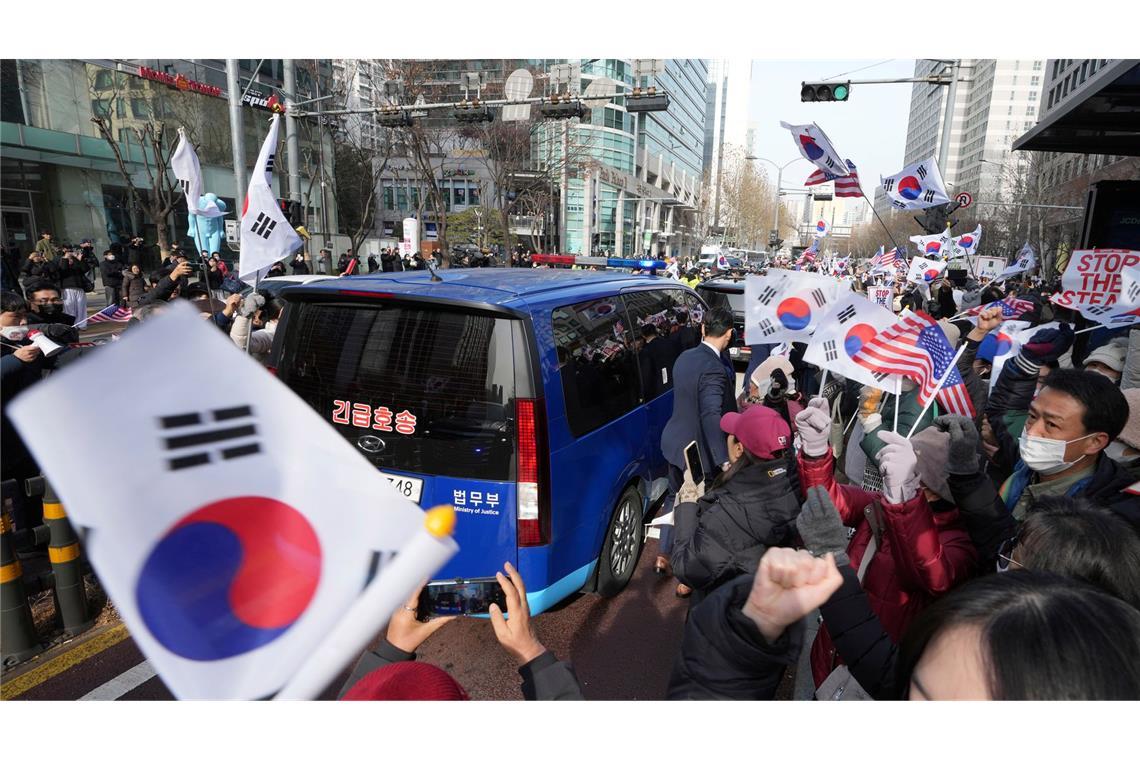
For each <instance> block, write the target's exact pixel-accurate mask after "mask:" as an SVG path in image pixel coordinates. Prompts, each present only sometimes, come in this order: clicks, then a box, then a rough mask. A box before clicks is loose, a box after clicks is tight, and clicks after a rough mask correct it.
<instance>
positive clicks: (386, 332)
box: [275, 269, 706, 614]
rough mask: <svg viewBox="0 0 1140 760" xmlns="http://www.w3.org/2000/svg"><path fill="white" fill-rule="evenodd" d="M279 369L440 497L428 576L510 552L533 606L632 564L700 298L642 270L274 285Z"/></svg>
mask: <svg viewBox="0 0 1140 760" xmlns="http://www.w3.org/2000/svg"><path fill="white" fill-rule="evenodd" d="M282 295H283V297H284V298H285V299H286V300H287V301H288V302H289V304H290V305H289V308H288V309H286V312H285V315H284V316H283V318H282V322H281V324H280V326H279V327H278V330H277V345H276V347H275V356H276V367H275V369H276V372H277V375H278V377H279V378H280V379H281V380H282V381H283V382H284V383H285V384H286V385H288V386H289V387H290V388H292V389H293V391H294V392H296V393H297V394H298V395H299V396H300V397H301V398H302V399H304V400H305V401H306V402H307V403H308V404H309V405H311V406H312V407H313V408H314V409H315V410H316V411H317V412H318V413H319V414H320V415H321V416H322V417H324V418H325V419H327V420H328V421H329V424H331V425H332V426H333V427H334V428H336V429H337V430H339V431H340V432H341V434H342V435H344V437H345V438H346V439H347V440H348V441H349V442H350V443H352V444H353V447H354V448H356V450H357V451H359V452H360V454H361V456H364V457H366V458H367V459H368V460H369V461H370V462H372V463H373V464H374V465H375V466H376V467H377V468H379V469H381V470H382V471H383V472H384V473H385V474H386V475H388V477H389V479H390V480H391V481H392V482H393V483H394V484H395V486H396V488H397V489H399V490H400V491H401V492H402V493H403V494H404V495H405V496H407V497H409V498H410V499H412V500H414V501H416V502H417V503H419V504H421V505H423V506H425V507H427V506H433V505H436V504H453V505H454V506H455V508H456V510H457V513H458V514H457V517H458V520H457V527H456V535H455V538H456V540H457V541H458V543H459V546H460V551H459V553H458V554H457V555H456V556H455V557H454V558H453V559H452V560H451V561H450V562H449V563H448V564H447V565H446V566H445V567H444V568H443V569H442V570H441V571H440V572H439V573H438V575H437V578H439V579H441V580H442V579H456V578H466V579H474V578H486V577H493V576H494V574H495V572H496V571H497V570H499V569H500V568H502V566H503V562H504V561H508V560H509V561H510V562H511V563H512V564H513V565H515V567H517V568H519V571H520V572H521V573H522V576H523V580H524V581H525V582H526V586H527V589H528V594H527V596H528V599H529V601H530V608H531V611H532V612H534V613H536V614H537V613H539V612H542V611H544V610H547V609H549V608H550V607H551V606H553V605H554V604H556V603H557V602H558V601H560V600H562V599H564V598H566V597H567V596H569V595H571V594H573V593H575V592H577V591H579V590H592V591H597V592H598V593H600V594H603V595H606V596H611V595H614V594H616V593H618V592H619V591H621V589H622V588H624V587H625V585H626V583H628V582H629V579H630V577H632V575H633V570H634V566H635V565H636V564H637V558H638V554H639V552H640V549H641V544H642V535H643V522H644V516H645V513H646V511H647V510H648V509H649V506H650V505H651V504H653V503H654V502H655V501H656V500H657V499H659V498H660V497H661V495H662V494H663V493H664V491H665V490H666V487H667V469H668V468H667V464H666V462H665V459H664V457H663V456H662V455H661V448H660V441H661V431H662V430H663V428H664V427H665V423H666V422H668V420H669V417H670V416H671V415H672V409H673V393H672V386H673V378H672V368H673V362H674V361H675V360H676V358H677V356H678V355H679V354H680V353H681V352H682V351H684V350H686V349H688V348H691V347H693V346H695V345H697V344H698V343H699V342H700V320H701V317H702V315H703V313H704V310H705V308H706V307H705V304H704V302H703V301H701V299H700V298H699V297H698V296H697V295H696V294H695V293H694V292H693V291H692V290H691V289H690V288H688V287H686V286H684V285H681V284H680V283H678V282H675V281H673V280H668V279H661V278H657V277H647V276H635V275H629V274H619V273H610V272H587V271H572V270H558V269H506V270H504V269H452V270H441V271H440V272H439V281H433V280H432V275H431V273H430V272H423V271H421V272H403V273H388V274H383V275H381V274H376V275H368V276H359V277H352V278H338V279H335V280H325V281H320V282H314V283H312V284H309V285H306V286H304V287H303V288H302V287H299V288H289V289H287V290H285V291H284V292H283V294H282Z"/></svg>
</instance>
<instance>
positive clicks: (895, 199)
mask: <svg viewBox="0 0 1140 760" xmlns="http://www.w3.org/2000/svg"><path fill="white" fill-rule="evenodd" d="M880 181H881V182H882V186H883V190H884V191H885V192H886V193H887V197H888V198H890V200H891V205H892V206H894V207H895V208H897V209H900V210H902V211H911V210H914V209H920V208H930V207H931V206H941V205H942V204H943V203H949V202H950V197H949V196H948V195H947V194H946V186H945V185H944V184H943V182H942V174H941V172H939V171H938V164H937V163H935V161H934V159H933V158H928V159H927V160H925V161H919V162H918V163H916V164H911V165H910V166H907V167H905V168H903V170H902V171H901V172H899V173H898V174H892V175H891V176H889V177H881V178H880Z"/></svg>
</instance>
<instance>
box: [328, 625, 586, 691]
mask: <svg viewBox="0 0 1140 760" xmlns="http://www.w3.org/2000/svg"><path fill="white" fill-rule="evenodd" d="M415 659H416V653H415V652H405V651H404V650H403V649H400V648H398V647H396V646H393V645H392V644H390V643H389V642H388V640H387V639H381V640H380V645H379V646H378V647H376V649H374V650H372V651H368V652H365V653H364V654H363V655H361V657H360V659H359V660H358V661H357V663H356V667H355V668H353V669H352V674H351V675H349V677H348V680H347V681H345V683H344V686H343V687H341V690H340V694H339V695H338V699H339V698H342V697H344V695H345V694H346V693H347V692H348V690H349V689H351V688H352V687H353V686H355V685H356V682H357V681H359V680H360V679H361V678H364V676H366V675H368V674H369V673H371V672H372V671H374V670H376V669H377V668H383V667H385V666H387V665H391V664H393V663H396V662H411V661H412V660H415ZM519 675H521V676H522V679H523V681H522V693H523V699H526V700H528V701H542V702H547V701H571V700H581V699H585V697H583V696H582V687H581V686H579V685H578V679H577V678H576V677H575V675H574V669H573V668H571V667H570V665H569V664H568V663H565V662H560V661H559V660H558V658H557V657H555V656H554V654H553V653H552V652H543V653H542V654H540V655H539V656H538V657H535V658H534V659H533V660H531V661H530V662H528V663H527V664H525V665H523V666H522V667H521V668H519Z"/></svg>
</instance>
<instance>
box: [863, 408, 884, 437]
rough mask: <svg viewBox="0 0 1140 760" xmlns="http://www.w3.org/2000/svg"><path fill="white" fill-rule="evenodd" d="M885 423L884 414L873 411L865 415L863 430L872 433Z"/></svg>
mask: <svg viewBox="0 0 1140 760" xmlns="http://www.w3.org/2000/svg"><path fill="white" fill-rule="evenodd" d="M882 424H883V415H881V414H879V413H878V412H872V413H871V414H867V415H864V416H863V432H864V433H870V432H871V431H873V430H874V429H875V428H877V427H879V425H882Z"/></svg>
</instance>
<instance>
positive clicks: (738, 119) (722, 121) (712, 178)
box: [703, 59, 752, 227]
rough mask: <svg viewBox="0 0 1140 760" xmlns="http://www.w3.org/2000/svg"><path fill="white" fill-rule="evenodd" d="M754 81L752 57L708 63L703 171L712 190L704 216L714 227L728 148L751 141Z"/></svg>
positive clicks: (717, 219)
mask: <svg viewBox="0 0 1140 760" xmlns="http://www.w3.org/2000/svg"><path fill="white" fill-rule="evenodd" d="M751 82H752V61H751V60H748V59H731V60H730V59H717V60H713V61H710V62H709V81H708V84H707V89H706V91H705V93H706V94H705V146H704V162H703V173H704V176H705V177H706V181H707V187H708V192H709V193H710V197H709V198H707V199H706V200H707V203H706V214H705V216H706V220H707V222H708V224H710V225H711V226H714V227H719V226H720V197H721V182H720V180H721V175H722V173H723V171H724V160H725V147H726V146H730V147H731V146H735V147H737V148H742V147H744V145H745V143H747V142H748V138H747V118H748V102H749V90H750V89H751Z"/></svg>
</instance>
